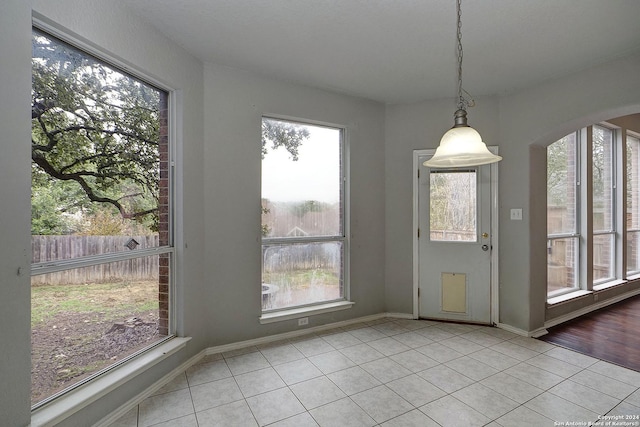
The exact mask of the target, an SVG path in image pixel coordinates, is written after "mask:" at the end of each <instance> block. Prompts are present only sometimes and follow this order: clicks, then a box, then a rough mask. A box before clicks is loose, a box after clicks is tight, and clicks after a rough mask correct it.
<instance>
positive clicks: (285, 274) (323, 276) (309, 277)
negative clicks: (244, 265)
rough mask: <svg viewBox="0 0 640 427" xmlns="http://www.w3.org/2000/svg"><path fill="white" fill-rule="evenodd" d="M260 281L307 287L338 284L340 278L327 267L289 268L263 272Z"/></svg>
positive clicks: (293, 286)
mask: <svg viewBox="0 0 640 427" xmlns="http://www.w3.org/2000/svg"><path fill="white" fill-rule="evenodd" d="M262 281H263V282H264V283H269V284H273V285H277V286H285V287H291V288H309V287H311V286H338V285H339V284H340V278H339V277H338V276H337V275H336V274H335V273H334V272H333V270H329V269H309V270H291V271H280V272H272V273H263V275H262Z"/></svg>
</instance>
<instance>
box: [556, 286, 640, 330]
mask: <svg viewBox="0 0 640 427" xmlns="http://www.w3.org/2000/svg"><path fill="white" fill-rule="evenodd" d="M638 294H640V289H634V290H632V291H629V292H625V293H624V294H620V295H618V296H615V297H613V298H609V299H606V300H604V301H600V302H598V303H595V304H591V305H589V306H588V307H584V308H581V309H579V310H576V311H572V312H571V313H567V314H564V315H562V316H559V317H556V318H554V319H551V320H548V321H546V322H544V327H545V329H546V328H551V327H552V326H556V325H559V324H561V323H564V322H567V321H569V320H572V319H575V318H576V317H580V316H583V315H585V314H587V313H591V312H592V311H595V310H599V309H601V308H604V307H606V306H609V305H611V304H615V303H617V302H620V301H622V300H625V299H627V298H631V297H633V296H636V295H638Z"/></svg>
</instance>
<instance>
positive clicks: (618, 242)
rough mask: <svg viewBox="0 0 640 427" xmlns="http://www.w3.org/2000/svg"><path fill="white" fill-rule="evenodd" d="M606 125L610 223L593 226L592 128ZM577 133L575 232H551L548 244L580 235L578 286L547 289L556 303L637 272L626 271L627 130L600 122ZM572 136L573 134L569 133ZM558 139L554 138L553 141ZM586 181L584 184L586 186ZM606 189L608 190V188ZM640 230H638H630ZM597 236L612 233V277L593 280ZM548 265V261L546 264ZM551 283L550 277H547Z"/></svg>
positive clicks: (618, 281)
mask: <svg viewBox="0 0 640 427" xmlns="http://www.w3.org/2000/svg"><path fill="white" fill-rule="evenodd" d="M594 127H599V128H603V129H605V130H606V131H610V132H611V152H610V153H609V154H610V158H611V182H610V183H608V184H606V185H610V186H611V188H609V189H608V191H609V195H610V198H611V212H610V215H611V224H610V227H609V228H606V229H604V228H603V229H602V230H595V229H594V219H593V215H594V206H593V205H594V202H593V199H594V196H593V192H594V184H593V133H594V131H593V129H594ZM575 134H576V146H577V147H576V162H575V163H576V166H575V167H576V200H577V202H576V203H577V206H576V211H575V218H574V220H575V221H576V224H577V225H576V232H575V233H552V234H550V233H548V232H547V246H549V244H550V241H551V240H554V239H562V238H578V249H577V251H578V260H579V261H578V268H577V270H576V272H577V275H578V279H577V286H576V287H573V288H565V289H560V290H557V291H552V292H549V291H548V290H547V303H548V304H556V303H560V302H563V301H566V300H568V299H571V298H573V297H574V296H580V295H584V294H585V293H592V292H597V291H600V290H603V289H607V288H610V287H613V286H618V285H620V284H623V283H626V282H627V280H628V279H629V278H630V277H631V276H634V275H638V273H640V270H639V271H638V272H628V271H626V265H627V260H626V257H627V249H628V248H627V240H628V237H627V236H628V232H627V226H626V219H625V218H626V217H625V215H626V212H627V202H626V196H627V193H626V192H627V188H626V174H627V165H626V135H625V134H624V131H623V130H622V129H621V128H620V127H618V126H615V125H613V124H610V123H608V122H606V121H605V122H599V123H594V124H592V125H589V126H586V127H584V128H581V129H579V130H577V131H575ZM627 134H629V135H630V136H633V137H635V138H638V136H637V135H635V134H633V133H631V132H629V131H627ZM569 135H570V134H569ZM555 142H557V141H554V143H555ZM583 184H584V185H583ZM605 190H606V189H605ZM631 231H633V232H640V229H638V230H631ZM598 236H610V239H611V254H610V265H611V277H607V278H602V279H598V280H594V252H595V249H594V245H595V243H594V240H595V238H597V237H598ZM547 265H548V263H547ZM547 286H548V280H547Z"/></svg>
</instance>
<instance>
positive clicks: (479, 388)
mask: <svg viewBox="0 0 640 427" xmlns="http://www.w3.org/2000/svg"><path fill="white" fill-rule="evenodd" d="M639 387H640V372H636V371H632V370H629V369H625V368H621V367H619V366H616V365H613V364H610V363H607V362H603V361H600V360H598V359H594V358H591V357H588V356H584V355H582V354H578V353H575V352H572V351H569V350H566V349H563V348H560V347H556V346H554V345H551V344H548V343H545V342H543V341H538V340H535V339H530V338H523V337H520V336H517V335H514V334H512V333H510V332H506V331H504V330H501V329H497V328H489V327H481V326H469V325H459V324H448V323H437V322H428V321H414V320H399V319H383V320H379V321H375V322H369V323H361V324H357V325H354V326H351V327H349V328H337V329H333V330H331V331H328V332H325V333H322V334H314V335H307V336H304V337H301V338H298V339H295V340H290V341H286V342H278V343H273V344H269V345H267V346H264V347H260V348H256V347H251V348H246V349H243V350H240V351H235V352H232V353H229V354H227V353H225V354H215V355H211V356H207V357H205V358H204V359H203V360H201V361H200V362H199V363H198V364H196V365H194V366H192V367H191V368H189V369H188V370H187V371H186V372H184V373H182V374H180V375H178V376H177V377H176V378H175V379H173V380H172V381H171V382H170V383H168V384H167V385H166V386H165V387H163V388H162V389H161V390H159V391H158V392H157V393H156V394H155V395H154V396H151V397H149V398H148V399H146V400H145V401H143V402H142V403H140V405H138V406H137V407H136V408H134V409H133V410H131V411H130V412H129V413H127V414H126V415H125V416H123V417H122V418H121V419H120V420H118V421H117V422H115V423H114V424H112V425H111V427H121V426H122V427H129V426H131V427H142V426H172V427H208V426H239V427H246V426H267V425H268V426H274V427H275V426H278V427H284V426H292V427H304V426H318V425H319V426H348V427H350V426H354V427H355V426H385V427H392V426H394V427H400V426H420V427H429V426H445V427H447V426H455V427H459V426H464V427H472V426H483V425H488V426H492V427H495V426H518V427H520V426H536V427H538V426H554V425H562V424H560V423H564V425H567V423H566V422H567V421H572V422H574V423H577V422H582V423H584V424H582V425H589V422H595V421H597V420H598V419H599V417H601V419H602V420H604V421H606V420H607V418H606V417H604V416H606V415H608V416H629V418H628V419H625V418H615V419H614V418H610V419H609V420H610V421H613V420H615V421H617V422H629V423H630V424H620V425H635V426H640V419H639V418H638V417H640V389H639ZM554 422H558V423H557V424H554ZM574 425H580V424H574ZM600 425H603V426H604V425H606V422H601V424H600ZM609 425H613V424H609Z"/></svg>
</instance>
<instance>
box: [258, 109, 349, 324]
mask: <svg viewBox="0 0 640 427" xmlns="http://www.w3.org/2000/svg"><path fill="white" fill-rule="evenodd" d="M343 152H344V147H343V137H342V131H341V130H340V129H337V128H331V127H324V126H315V125H310V124H303V123H297V122H291V121H285V120H278V119H272V118H263V120H262V287H261V292H262V310H263V311H264V312H269V311H275V310H282V309H286V308H291V307H299V306H308V305H313V304H318V303H325V302H329V301H337V300H342V299H344V298H345V256H346V255H345V254H346V238H345V231H344V230H345V225H344V205H345V203H344V194H345V191H344V188H345V176H344V168H343Z"/></svg>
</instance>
